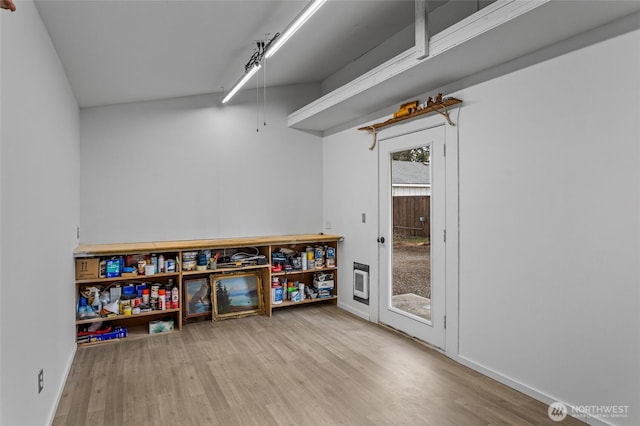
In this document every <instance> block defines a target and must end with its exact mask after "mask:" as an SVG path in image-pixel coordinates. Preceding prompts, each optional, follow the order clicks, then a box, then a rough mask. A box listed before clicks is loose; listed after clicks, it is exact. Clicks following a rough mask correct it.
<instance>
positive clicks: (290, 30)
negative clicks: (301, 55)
mask: <svg viewBox="0 0 640 426" xmlns="http://www.w3.org/2000/svg"><path fill="white" fill-rule="evenodd" d="M326 1H327V0H313V2H312V3H311V4H310V5H309V6H307V7H306V8H305V9H304V10H303V11H302V12H301V13H300V14H299V15H298V17H297V18H296V19H295V20H294V21H293V23H291V25H289V26H288V27H287V29H286V30H284V32H283V33H282V35H281V36H280V37H278V38H277V39H276V40H275V42H274V43H273V45H271V46H270V47H269V49H268V50H267V52H266V53H265V55H264V56H265V58H267V59H269V58H270V57H272V56H273V55H275V53H276V52H277V51H278V49H280V48H281V47H282V45H283V44H285V43H286V42H287V40H289V39H290V38H291V36H292V35H293V34H295V32H296V31H298V30H299V29H300V27H301V26H302V25H304V23H305V22H307V20H308V19H309V18H311V15H313V14H314V13H316V12H317V11H318V9H320V6H322V5H323V4H325V2H326Z"/></svg>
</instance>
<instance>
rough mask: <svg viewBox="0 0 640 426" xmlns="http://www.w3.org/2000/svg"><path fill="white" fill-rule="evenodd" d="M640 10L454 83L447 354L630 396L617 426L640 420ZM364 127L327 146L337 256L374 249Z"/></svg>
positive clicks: (345, 290) (361, 308)
mask: <svg viewBox="0 0 640 426" xmlns="http://www.w3.org/2000/svg"><path fill="white" fill-rule="evenodd" d="M639 22H640V20H638V19H636V20H635V30H634V31H632V32H627V33H624V34H622V35H618V36H615V37H613V38H605V39H603V40H601V41H600V42H598V43H595V44H593V45H590V46H588V47H585V48H582V49H579V50H576V51H573V52H570V53H566V54H564V55H561V56H559V57H556V58H553V59H549V60H545V61H543V62H540V63H537V64H534V65H531V66H528V67H525V68H521V69H516V70H515V71H513V72H510V73H507V74H506V75H502V76H499V77H498V78H494V79H491V80H488V81H484V82H480V83H477V84H476V83H474V84H472V85H469V86H467V87H463V88H459V89H458V90H457V91H453V92H452V93H451V92H447V93H446V94H447V95H451V96H455V97H458V98H460V99H462V100H463V101H464V103H463V104H462V107H461V108H460V114H459V116H456V117H455V121H457V123H458V127H457V129H458V132H459V134H458V138H459V139H458V143H459V145H458V147H457V148H458V150H459V151H458V154H459V162H458V167H459V209H460V210H459V223H460V224H459V229H458V230H459V283H455V282H454V283H449V284H451V285H454V286H455V285H459V288H458V290H459V318H458V320H459V328H458V330H457V332H458V333H459V341H458V342H459V346H458V353H454V354H451V355H452V356H453V357H454V358H456V359H458V360H460V361H461V362H464V363H465V364H467V365H470V366H472V367H473V368H476V369H478V370H480V371H483V372H485V373H488V374H490V375H493V376H494V377H497V378H499V379H500V380H502V381H504V382H507V383H509V384H511V385H512V386H515V387H517V388H520V389H522V390H524V391H525V392H527V393H528V394H530V395H533V396H536V397H537V398H539V399H541V400H544V401H547V402H550V401H552V400H556V399H557V400H561V401H564V402H566V403H568V404H571V405H574V406H578V405H609V404H615V405H629V406H631V409H630V410H631V411H630V412H629V415H630V416H629V417H626V418H614V419H602V420H603V421H605V422H609V423H611V424H621V425H631V424H638V423H639V422H640V381H639V380H638V378H639V377H640V362H639V361H638V360H639V359H640V321H639V320H640V318H639V316H640V314H639V312H640V285H639V283H640V273H639V267H638V264H639V262H638V260H639V257H640V122H639V120H638V118H639V117H640V80H639V79H638V75H640V30H638V28H640V25H639ZM598 34H603V32H602V31H601V30H599V32H598ZM593 38H594V36H593V34H590V35H586V36H583V37H582V40H591V39H593ZM550 51H554V49H550ZM542 56H544V55H540V52H538V53H536V57H542ZM505 69H506V68H505ZM421 98H424V95H422V96H421ZM381 118H382V119H385V118H386V117H381ZM424 120H429V119H427V118H425V119H424ZM374 121H380V120H374ZM362 133H363V132H358V131H357V130H356V129H355V128H353V129H349V130H347V131H343V132H340V133H336V134H334V135H331V136H328V137H326V138H325V139H324V144H323V156H324V159H323V161H324V165H325V166H324V170H325V173H326V175H325V176H324V199H325V205H324V217H325V220H331V221H332V223H333V226H334V231H335V232H336V233H342V234H344V235H345V243H344V247H343V251H342V252H341V258H340V260H341V265H340V266H341V267H342V268H343V270H344V269H347V270H350V269H351V262H352V260H356V261H360V262H363V263H369V264H373V265H375V264H376V263H377V244H376V242H375V237H376V233H377V228H376V226H375V225H374V223H369V224H361V223H360V212H362V211H367V212H370V213H371V214H370V215H369V217H373V216H374V215H375V212H376V209H377V195H376V194H377V192H376V191H377V188H376V185H377V155H376V154H375V153H370V152H369V151H368V150H367V146H368V143H369V141H370V139H369V136H368V135H366V133H365V136H363V135H362ZM380 137H383V135H382V134H381V136H380ZM449 142H450V141H449V140H448V143H449ZM454 152H455V151H454ZM447 153H448V154H449V149H447ZM591 185H593V186H591ZM594 189H595V190H594ZM448 216H449V215H448ZM372 222H374V221H372ZM447 226H448V227H450V226H451V227H455V226H456V223H455V221H454V223H449V224H448V225H447ZM374 273H377V270H375V271H374V270H373V269H372V275H373V274H374ZM372 279H375V276H373V277H372ZM340 284H341V287H340V304H341V306H344V307H345V308H346V309H348V310H351V311H352V312H355V313H358V314H359V315H361V316H364V317H371V318H374V317H376V312H375V311H376V310H377V306H376V304H375V303H373V301H372V305H371V306H369V307H367V306H366V305H363V304H360V303H358V302H355V301H353V300H352V296H351V295H352V285H353V283H352V281H351V278H350V276H349V274H344V273H343V274H341V283H340ZM376 284H377V282H376V281H373V280H372V285H376ZM373 291H374V292H377V289H373ZM373 297H376V301H377V295H376V294H374V295H373ZM448 332H449V333H450V332H451V331H448ZM592 421H593V420H592Z"/></svg>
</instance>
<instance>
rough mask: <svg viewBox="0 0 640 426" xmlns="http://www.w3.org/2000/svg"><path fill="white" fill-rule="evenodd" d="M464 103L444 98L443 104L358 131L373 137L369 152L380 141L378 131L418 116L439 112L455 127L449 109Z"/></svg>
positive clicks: (361, 128)
mask: <svg viewBox="0 0 640 426" xmlns="http://www.w3.org/2000/svg"><path fill="white" fill-rule="evenodd" d="M460 103H462V101H461V100H460V99H456V98H444V99H443V100H442V102H439V103H436V104H433V105H430V106H428V107H425V108H422V109H419V110H417V111H415V112H413V113H411V114H409V115H405V116H403V117H398V118H390V119H389V120H387V121H385V122H382V123H376V124H372V125H371V126H364V127H360V128H359V129H358V130H366V131H367V132H369V133H370V134H372V135H373V143H372V144H371V146H370V147H369V150H372V151H373V149H374V148H375V147H376V143H377V141H378V129H382V128H384V127H387V126H391V125H393V124H396V123H399V122H401V121H405V120H411V119H413V118H416V117H418V116H421V115H425V114H429V113H432V112H437V113H438V114H440V115H442V116H443V117H444V118H445V120H447V123H448V124H449V125H450V126H455V123H454V122H453V121H451V117H449V110H448V109H447V108H448V107H450V106H452V105H456V104H460Z"/></svg>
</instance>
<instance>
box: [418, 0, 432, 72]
mask: <svg viewBox="0 0 640 426" xmlns="http://www.w3.org/2000/svg"><path fill="white" fill-rule="evenodd" d="M415 20H416V31H415V46H416V59H418V60H421V59H424V58H426V57H427V56H429V10H428V7H427V0H416V16H415Z"/></svg>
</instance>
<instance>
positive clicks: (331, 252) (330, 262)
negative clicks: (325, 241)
mask: <svg viewBox="0 0 640 426" xmlns="http://www.w3.org/2000/svg"><path fill="white" fill-rule="evenodd" d="M325 252H326V256H327V268H333V267H335V266H336V249H335V248H334V247H330V246H326V247H325Z"/></svg>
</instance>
